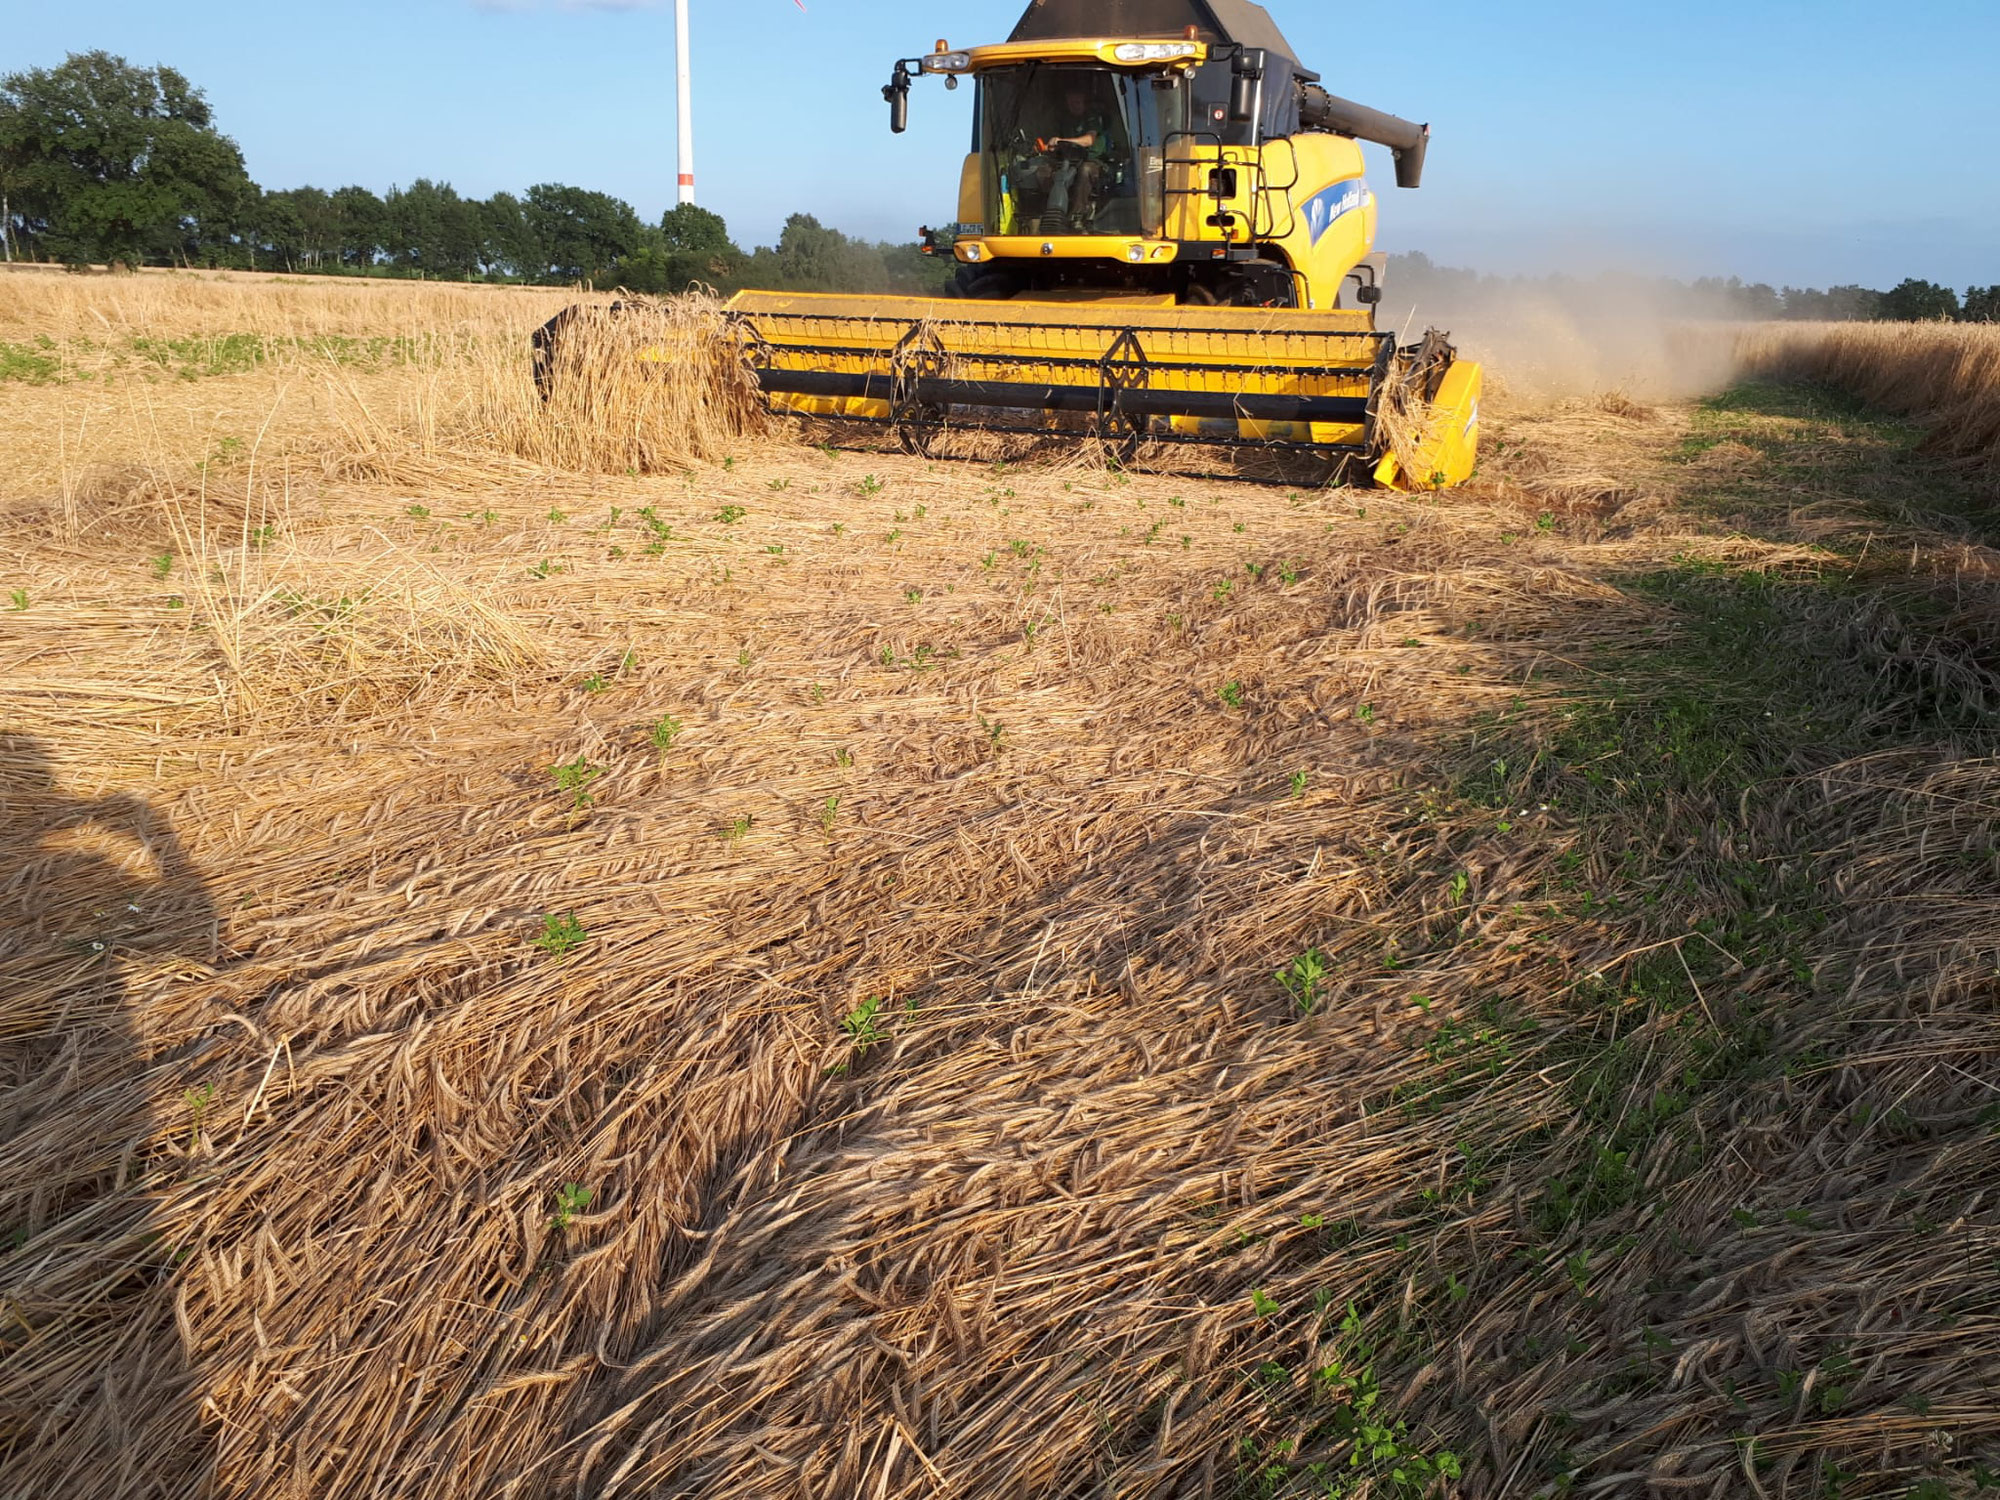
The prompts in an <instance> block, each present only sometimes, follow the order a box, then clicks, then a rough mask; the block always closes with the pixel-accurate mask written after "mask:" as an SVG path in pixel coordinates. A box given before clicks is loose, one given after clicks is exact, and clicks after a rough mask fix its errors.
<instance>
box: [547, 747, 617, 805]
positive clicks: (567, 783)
mask: <svg viewBox="0 0 2000 1500" xmlns="http://www.w3.org/2000/svg"><path fill="white" fill-rule="evenodd" d="M603 774H604V772H603V770H602V768H600V767H598V766H593V765H592V764H591V763H590V762H589V761H587V760H585V759H584V758H583V757H582V756H581V755H579V756H578V757H577V758H576V759H575V760H573V761H571V762H570V763H569V764H568V765H566V766H550V767H549V775H551V776H553V777H554V778H555V781H556V787H557V789H558V790H560V791H565V792H568V793H569V795H570V801H571V805H572V806H573V807H575V808H576V809H577V810H578V811H579V812H580V811H582V810H583V809H584V808H586V807H588V806H590V804H591V796H590V784H591V783H592V782H593V781H595V780H597V778H598V777H600V776H602V775H603Z"/></svg>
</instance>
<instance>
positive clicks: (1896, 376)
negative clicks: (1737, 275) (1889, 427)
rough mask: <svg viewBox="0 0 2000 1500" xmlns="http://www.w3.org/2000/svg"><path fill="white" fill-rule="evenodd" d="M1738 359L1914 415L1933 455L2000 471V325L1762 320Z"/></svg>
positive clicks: (1760, 370)
mask: <svg viewBox="0 0 2000 1500" xmlns="http://www.w3.org/2000/svg"><path fill="white" fill-rule="evenodd" d="M1737 360H1738V364H1739V367H1740V368H1741V369H1742V370H1743V372H1744V373H1746V374H1751V375H1758V376H1766V377H1772V378H1776V379H1781V380H1812V381H1817V382H1820V383H1821V384H1824V385H1830V386H1834V387H1836V388H1838V389H1840V390H1843V391H1846V392H1848V393H1849V394H1850V395H1853V396H1855V397H1857V398H1859V399H1860V400H1862V401H1865V402H1867V403H1868V404H1869V405H1870V406H1873V407H1877V408H1879V409H1880V410H1882V411H1886V412H1894V413H1896V414H1898V415H1900V416H1906V417H1912V418H1915V419H1916V420H1917V421H1918V422H1920V423H1922V424H1923V426H1924V427H1925V428H1926V429H1928V431H1929V434H1930V436H1929V445H1930V447H1931V449H1932V450H1933V451H1935V452H1938V453H1942V454H1947V455H1950V456H1952V457H1954V458H1961V459H1966V460H1969V461H1971V462H1973V463H1975V464H1978V465H1981V466H1983V467H1985V468H1988V469H1995V470H2000V325H1993V324H1958V323H1764V324H1758V325H1756V326H1754V327H1752V328H1749V329H1746V330H1745V331H1743V332H1742V333H1741V334H1740V335H1739V336H1738V339H1737Z"/></svg>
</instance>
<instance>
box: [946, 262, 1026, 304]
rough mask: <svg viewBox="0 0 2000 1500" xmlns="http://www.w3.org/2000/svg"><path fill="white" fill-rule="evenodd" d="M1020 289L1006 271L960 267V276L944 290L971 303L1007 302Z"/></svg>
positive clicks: (981, 267)
mask: <svg viewBox="0 0 2000 1500" xmlns="http://www.w3.org/2000/svg"><path fill="white" fill-rule="evenodd" d="M1020 289H1021V288H1020V286H1019V284H1018V283H1017V282H1016V281H1015V280H1014V278H1013V277H1012V276H1010V275H1009V274H1008V273H1007V272H1005V271H996V270H994V269H992V268H991V267H989V266H960V267H959V268H958V274H957V275H956V276H954V277H953V278H952V279H951V285H949V286H947V287H946V288H945V289H944V294H945V295H946V296H947V297H960V298H964V299H965V300H966V301H969V302H1005V301H1006V300H1007V299H1008V298H1009V297H1012V296H1013V295H1014V293H1016V292H1018V291H1019V290H1020Z"/></svg>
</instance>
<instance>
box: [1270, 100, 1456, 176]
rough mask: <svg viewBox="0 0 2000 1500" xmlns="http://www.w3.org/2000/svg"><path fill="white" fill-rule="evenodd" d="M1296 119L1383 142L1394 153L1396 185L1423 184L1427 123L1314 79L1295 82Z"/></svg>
mask: <svg viewBox="0 0 2000 1500" xmlns="http://www.w3.org/2000/svg"><path fill="white" fill-rule="evenodd" d="M1299 123H1300V124H1301V125H1303V126H1304V127H1305V128H1306V129H1307V130H1331V131H1333V132H1334V133H1335V134H1336V135H1351V136H1353V137H1354V138H1355V139H1356V140H1362V141H1373V142H1374V143H1375V144H1376V145H1378V146H1387V147H1388V148H1389V149H1390V150H1391V151H1393V152H1394V153H1395V154H1396V186H1397V187H1403V188H1413V187H1420V186H1421V185H1422V184H1423V180H1424V153H1425V152H1426V151H1428V150H1429V149H1430V144H1431V128H1430V126H1428V125H1417V124H1413V123H1412V122H1411V121H1409V120H1403V119H1398V118H1397V117H1396V116H1395V115H1385V114H1383V113H1382V111H1381V110H1379V109H1370V108H1369V107H1368V106H1367V105H1365V104H1356V103H1355V102H1354V101H1353V100H1352V99H1343V98H1341V97H1340V96H1339V95H1337V94H1329V93H1328V92H1327V91H1326V90H1325V89H1323V88H1321V87H1320V86H1319V85H1318V84H1316V83H1302V84H1300V85H1299Z"/></svg>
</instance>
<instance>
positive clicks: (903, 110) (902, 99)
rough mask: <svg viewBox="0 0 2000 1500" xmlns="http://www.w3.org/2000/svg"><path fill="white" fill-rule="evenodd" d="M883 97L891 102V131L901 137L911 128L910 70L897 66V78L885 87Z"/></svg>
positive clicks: (900, 64) (899, 64)
mask: <svg viewBox="0 0 2000 1500" xmlns="http://www.w3.org/2000/svg"><path fill="white" fill-rule="evenodd" d="M882 97H883V98H884V99H886V100H888V101H889V129H890V130H891V131H893V132H895V134H897V135H901V134H902V133H903V132H904V131H906V130H908V129H909V128H910V70H909V68H907V67H906V66H904V65H903V64H902V63H897V64H896V72H895V76H894V77H892V78H891V79H890V80H889V81H888V83H886V84H885V85H883V88H882Z"/></svg>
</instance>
